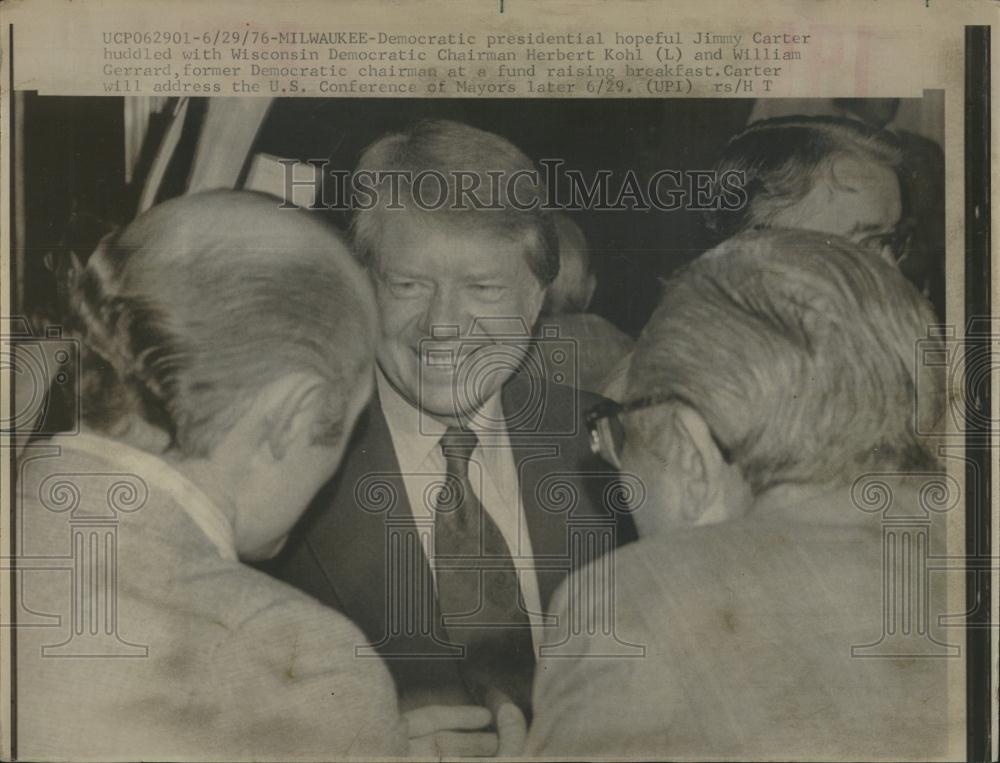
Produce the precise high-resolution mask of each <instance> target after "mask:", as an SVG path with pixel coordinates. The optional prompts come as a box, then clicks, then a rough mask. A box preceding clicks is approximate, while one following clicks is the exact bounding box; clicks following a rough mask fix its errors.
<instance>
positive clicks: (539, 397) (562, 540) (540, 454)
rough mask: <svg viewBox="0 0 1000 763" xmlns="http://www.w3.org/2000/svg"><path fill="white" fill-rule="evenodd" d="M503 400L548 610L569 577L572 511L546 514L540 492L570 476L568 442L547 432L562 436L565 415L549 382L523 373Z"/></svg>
mask: <svg viewBox="0 0 1000 763" xmlns="http://www.w3.org/2000/svg"><path fill="white" fill-rule="evenodd" d="M502 400H503V409H504V418H505V419H506V420H507V426H508V436H509V438H510V444H511V451H512V453H513V456H514V466H515V469H516V470H517V479H518V485H519V487H520V495H521V506H522V509H523V517H524V521H525V524H526V526H527V528H528V537H529V538H530V539H531V550H532V556H533V557H534V561H535V564H536V567H537V573H538V574H537V577H538V589H539V596H540V598H541V602H542V608H543V609H548V603H549V601H550V600H551V598H552V594H553V593H554V592H555V589H556V588H557V587H558V586H559V583H561V582H562V580H563V579H564V578H565V564H566V559H567V553H568V548H567V536H566V512H563V513H560V514H557V513H554V512H552V511H547V510H545V509H544V508H543V507H542V506H541V505H540V504H539V501H538V497H537V495H536V488H537V487H538V484H539V483H540V482H541V480H542V479H543V478H544V477H545V475H546V474H550V473H552V472H558V471H565V469H564V460H565V459H564V457H563V454H562V452H561V448H562V447H563V444H562V443H560V440H561V439H564V438H559V437H556V436H549V437H546V436H545V433H546V432H558V431H560V429H559V427H558V426H556V424H557V423H558V417H559V412H558V411H556V410H554V406H553V402H554V401H553V400H552V399H551V395H549V388H548V386H547V385H546V383H545V381H544V380H543V379H540V378H538V377H532V376H530V375H529V373H528V371H526V370H520V371H518V372H517V373H516V374H515V375H514V376H513V378H511V379H510V381H508V382H507V384H506V385H505V386H504V388H503V393H502ZM563 426H565V424H564V425H563Z"/></svg>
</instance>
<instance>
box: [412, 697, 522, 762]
mask: <svg viewBox="0 0 1000 763" xmlns="http://www.w3.org/2000/svg"><path fill="white" fill-rule="evenodd" d="M514 709H515V710H517V708H516V707H515V708H514ZM517 712H518V713H520V710H517ZM403 717H404V718H405V719H406V723H407V726H408V727H409V735H410V748H409V753H410V756H411V757H417V758H435V759H436V758H442V757H448V756H458V757H490V756H493V755H496V754H497V750H498V749H499V747H500V745H501V739H502V737H499V738H498V735H497V734H496V733H495V732H493V731H483V730H482V729H485V728H486V727H487V726H490V725H492V724H493V713H491V712H490V711H489V710H488V709H487V708H485V707H480V706H478V705H453V706H451V705H427V706H426V707H418V708H417V709H416V710H410V711H409V712H407V713H404V714H403ZM521 722H522V723H523V722H524V718H523V716H522V718H521ZM498 726H499V724H498Z"/></svg>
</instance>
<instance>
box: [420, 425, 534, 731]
mask: <svg viewBox="0 0 1000 763" xmlns="http://www.w3.org/2000/svg"><path fill="white" fill-rule="evenodd" d="M477 444H478V442H477V440H476V435H475V434H474V433H472V432H470V431H468V430H463V429H459V428H458V427H449V429H448V431H447V432H445V434H444V436H442V438H441V451H442V453H443V454H444V457H445V463H446V464H447V468H446V472H445V481H444V486H443V488H442V490H441V492H440V494H439V495H438V498H437V503H436V506H435V509H436V511H435V520H434V563H435V575H436V579H437V591H438V604H439V606H440V608H441V613H442V615H443V617H444V624H445V628H446V630H447V632H448V636H449V639H450V640H451V641H452V642H453V643H456V644H459V645H461V646H463V647H464V649H465V653H464V656H463V657H462V667H461V670H462V676H463V679H464V680H465V684H466V687H467V689H468V691H469V694H470V695H471V698H472V700H473V701H474V702H477V703H479V704H482V705H485V706H487V707H490V708H491V709H493V710H494V712H496V708H497V706H498V705H499V703H500V702H502V701H504V700H509V701H513V702H514V703H515V704H517V705H518V706H519V707H520V708H521V709H522V710H523V711H524V712H525V714H526V716H528V717H529V718H530V710H531V680H532V676H533V674H534V669H535V655H534V651H533V648H532V641H531V624H530V620H529V619H528V615H527V613H526V612H525V610H524V608H523V606H519V602H520V600H521V589H520V586H519V585H518V580H517V572H516V571H515V569H514V562H513V560H512V559H511V556H510V549H509V548H508V547H507V544H506V542H505V541H504V539H503V535H501V533H500V529H499V528H498V527H497V526H496V524H495V523H494V522H493V520H492V519H491V518H490V516H489V514H487V513H486V511H485V510H484V509H483V505H482V504H481V503H480V502H479V499H478V498H477V497H476V493H475V492H474V491H473V489H472V484H471V483H470V482H469V460H470V458H471V457H472V452H473V451H474V450H475V449H476V445H477Z"/></svg>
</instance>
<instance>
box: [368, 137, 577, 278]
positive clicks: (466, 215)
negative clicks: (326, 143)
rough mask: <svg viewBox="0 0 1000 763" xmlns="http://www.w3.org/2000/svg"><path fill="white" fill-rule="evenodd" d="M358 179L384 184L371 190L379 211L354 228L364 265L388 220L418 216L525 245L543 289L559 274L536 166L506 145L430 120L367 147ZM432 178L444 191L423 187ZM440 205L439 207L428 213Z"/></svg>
mask: <svg viewBox="0 0 1000 763" xmlns="http://www.w3.org/2000/svg"><path fill="white" fill-rule="evenodd" d="M358 173H366V174H370V175H371V176H372V177H379V178H382V182H380V183H372V185H375V186H376V190H377V193H375V194H374V196H375V199H374V204H373V205H372V206H370V207H369V208H359V209H357V210H356V211H355V213H354V217H353V219H352V221H351V237H352V239H353V244H354V249H355V252H356V253H357V254H358V256H359V257H361V258H362V260H363V261H365V262H368V261H369V260H370V258H371V256H372V255H373V254H377V250H378V243H379V239H380V236H381V232H382V229H383V227H384V222H385V215H392V214H419V215H423V216H424V217H425V218H426V219H427V220H429V221H431V222H432V223H434V224H437V225H447V226H451V227H453V228H454V229H455V230H457V231H469V230H470V229H471V230H477V231H482V232H485V233H489V234H490V235H494V236H497V237H501V238H503V239H506V240H512V241H520V242H523V245H524V252H525V256H526V257H527V261H528V265H529V266H530V268H531V271H532V273H534V275H535V277H536V278H537V279H538V281H539V283H540V284H541V285H542V286H543V287H544V286H548V285H549V284H550V283H551V282H552V280H553V279H554V278H555V277H556V274H557V273H558V272H559V245H558V242H557V239H556V231H555V226H554V223H553V221H552V219H551V213H549V212H548V211H547V210H546V209H544V206H545V202H546V195H547V190H546V187H545V184H544V183H543V182H542V178H541V176H540V174H539V173H538V171H537V168H536V167H535V165H534V163H533V162H532V161H531V159H529V158H528V157H527V156H526V155H525V154H524V153H523V152H522V151H521V150H520V149H519V148H517V147H516V146H515V145H514V144H513V143H511V142H510V141H508V140H507V139H506V138H502V137H501V136H499V135H495V134H493V133H490V132H486V131H485V130H479V129H477V128H475V127H470V126H469V125H466V124H462V123H461V122H453V121H450V120H443V119H442V120H425V121H422V122H418V123H416V124H415V125H413V127H411V128H410V129H409V130H407V131H406V132H398V133H389V134H387V135H384V136H382V137H381V138H379V139H378V140H376V141H375V142H374V143H372V144H371V145H370V146H368V148H366V149H365V151H364V153H363V154H362V155H361V159H360V160H359V161H358V166H357V168H356V169H355V174H356V175H357V174H358ZM391 173H405V174H404V175H400V176H398V177H402V178H404V179H403V180H402V181H400V180H398V179H395V180H394V179H393V176H392V174H391ZM421 177H423V181H422V180H421ZM431 177H434V178H437V177H440V178H442V179H443V180H444V185H445V187H444V188H443V189H441V188H440V187H439V185H440V180H434V181H433V182H426V187H424V181H427V180H428V178H431ZM409 181H412V184H411V182H409ZM394 183H395V184H398V185H397V186H396V187H397V188H398V193H395V194H394V193H393V192H392V191H393V189H392V184H394ZM473 186H474V187H475V188H474V190H473ZM414 190H416V192H417V195H418V196H419V197H420V198H421V199H426V200H428V201H427V203H425V205H420V204H415V203H414V199H413V193H414ZM442 190H443V193H442ZM394 196H395V197H396V198H393V197H394ZM439 199H441V200H442V201H443V203H441V204H440V206H439V207H436V208H428V206H427V204H429V205H435V204H436V202H437V201H438V200H439Z"/></svg>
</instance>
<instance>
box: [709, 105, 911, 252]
mask: <svg viewBox="0 0 1000 763" xmlns="http://www.w3.org/2000/svg"><path fill="white" fill-rule="evenodd" d="M901 161H902V152H901V151H900V149H899V147H898V146H897V145H896V144H895V143H894V142H893V141H892V139H891V137H889V136H887V135H886V134H885V133H880V132H879V131H878V130H875V129H873V128H869V127H866V126H864V125H862V124H860V123H859V122H856V121H852V120H847V119H836V118H834V117H782V118H777V119H768V120H765V121H763V122H756V123H754V124H752V125H750V126H749V127H748V128H746V129H745V130H744V131H743V132H741V133H740V134H738V135H736V136H735V137H734V138H733V139H732V140H730V141H729V144H728V145H727V146H726V149H725V150H724V151H723V154H722V157H721V158H720V159H719V161H718V163H717V164H716V166H715V170H716V173H717V174H716V177H717V178H720V179H721V178H722V177H724V176H725V175H726V174H727V173H733V172H739V173H742V174H743V189H744V192H745V199H744V200H743V202H742V203H740V204H738V205H733V204H723V205H722V207H721V208H720V209H718V210H715V211H713V212H710V213H708V217H707V218H706V224H707V226H708V228H709V229H710V230H711V231H712V232H713V233H714V234H715V236H716V239H717V242H720V243H721V242H722V241H724V240H725V239H727V238H729V237H730V236H734V235H736V234H738V233H742V232H744V231H749V230H761V229H764V228H802V229H804V230H814V231H819V232H821V233H833V234H836V235H838V236H843V237H844V238H847V239H850V240H851V241H853V242H854V243H855V244H858V245H859V246H860V247H861V248H862V249H864V250H866V251H869V252H871V253H872V254H875V255H878V256H881V257H883V258H884V259H885V260H886V261H887V262H889V263H896V262H897V261H898V260H899V259H901V258H902V257H903V256H905V254H906V246H907V239H908V234H909V230H908V229H907V228H906V227H905V226H904V225H901V216H902V195H901V193H900V185H899V178H898V175H897V170H898V168H899V166H900V162H901Z"/></svg>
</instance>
